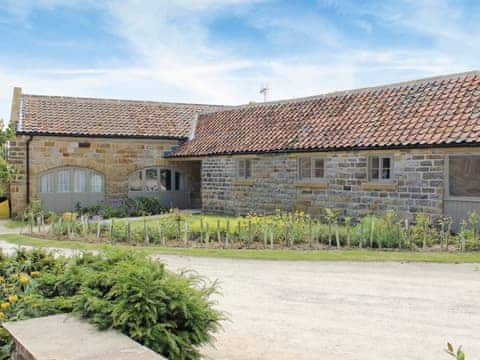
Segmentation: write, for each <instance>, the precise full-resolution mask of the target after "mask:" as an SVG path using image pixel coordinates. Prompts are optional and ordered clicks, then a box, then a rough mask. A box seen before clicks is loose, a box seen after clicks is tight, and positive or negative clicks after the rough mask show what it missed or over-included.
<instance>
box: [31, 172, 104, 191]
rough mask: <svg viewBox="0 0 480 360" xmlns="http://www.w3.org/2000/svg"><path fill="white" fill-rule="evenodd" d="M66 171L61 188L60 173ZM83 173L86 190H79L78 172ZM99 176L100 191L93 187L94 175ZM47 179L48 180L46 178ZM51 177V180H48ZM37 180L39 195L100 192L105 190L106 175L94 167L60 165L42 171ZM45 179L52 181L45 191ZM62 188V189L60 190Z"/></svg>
mask: <svg viewBox="0 0 480 360" xmlns="http://www.w3.org/2000/svg"><path fill="white" fill-rule="evenodd" d="M61 173H65V174H66V175H62V176H64V180H65V182H63V185H64V186H62V188H61V189H60V185H61V183H60V174H61ZM78 173H82V175H81V176H83V182H84V183H83V185H84V187H83V189H84V190H85V191H77V188H76V185H77V183H76V181H77V178H76V176H77V174H78ZM95 176H98V178H99V179H100V191H93V187H92V183H91V182H92V179H93V177H95ZM44 179H47V180H44ZM48 179H50V180H48ZM36 181H37V191H38V194H39V195H42V194H62V195H65V194H90V193H92V194H98V193H102V192H104V191H105V176H104V175H103V174H102V173H100V172H98V171H96V170H93V169H90V168H84V167H78V166H71V167H58V168H54V169H50V170H47V171H44V172H41V173H39V174H38V176H37V177H36ZM43 181H50V191H43V190H44V189H43V188H42V182H43ZM60 190H62V191H60Z"/></svg>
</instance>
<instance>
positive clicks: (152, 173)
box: [145, 168, 158, 191]
mask: <svg viewBox="0 0 480 360" xmlns="http://www.w3.org/2000/svg"><path fill="white" fill-rule="evenodd" d="M145 191H158V169H156V168H150V169H145Z"/></svg>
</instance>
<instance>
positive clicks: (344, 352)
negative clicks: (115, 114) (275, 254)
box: [0, 241, 480, 360]
mask: <svg viewBox="0 0 480 360" xmlns="http://www.w3.org/2000/svg"><path fill="white" fill-rule="evenodd" d="M15 247H16V246H15V245H12V244H9V243H8V242H5V241H0V248H2V249H3V250H4V251H5V252H11V251H13V250H14V249H15ZM56 251H58V252H59V253H62V254H65V255H70V254H72V253H75V252H76V251H72V250H66V249H56ZM158 257H159V258H160V259H161V260H162V261H164V262H165V263H166V264H167V266H168V268H169V269H171V270H172V271H179V270H182V269H192V270H195V271H196V272H198V273H199V274H200V275H203V276H206V277H208V278H209V279H211V280H215V279H218V280H219V281H220V291H221V293H222V294H221V295H219V296H217V297H216V300H217V301H218V307H219V308H220V309H221V310H223V311H225V312H227V314H228V316H229V321H226V322H224V324H223V331H221V332H220V333H218V334H217V336H216V338H217V341H216V343H215V345H214V347H211V346H208V347H205V348H204V349H203V350H202V353H203V354H204V355H205V357H206V358H207V359H232V360H235V359H242V360H243V359H276V360H282V359H322V360H329V359H342V360H353V359H355V360H367V359H368V360H372V359H382V360H384V359H395V360H397V359H398V360H402V359H405V360H407V359H408V360H416V359H418V360H441V359H449V357H448V356H447V355H446V354H445V352H444V351H443V349H444V348H445V346H446V343H447V341H450V342H452V343H454V344H455V345H463V348H464V349H465V351H466V354H467V359H469V360H475V359H480V264H418V263H404V264H402V263H355V262H303V261H301V262H286V261H259V260H238V259H237V260H235V259H217V258H199V257H186V256H174V255H161V256H158Z"/></svg>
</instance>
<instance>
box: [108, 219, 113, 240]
mask: <svg viewBox="0 0 480 360" xmlns="http://www.w3.org/2000/svg"><path fill="white" fill-rule="evenodd" d="M108 240H109V241H110V242H112V243H113V242H114V241H113V219H111V220H110V226H109V227H108Z"/></svg>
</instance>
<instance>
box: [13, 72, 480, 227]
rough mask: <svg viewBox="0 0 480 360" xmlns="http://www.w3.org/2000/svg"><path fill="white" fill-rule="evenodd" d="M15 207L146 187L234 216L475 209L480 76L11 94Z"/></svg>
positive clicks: (479, 172) (60, 206)
mask: <svg viewBox="0 0 480 360" xmlns="http://www.w3.org/2000/svg"><path fill="white" fill-rule="evenodd" d="M15 94H16V96H15V97H14V101H13V106H12V120H13V121H15V123H16V129H17V138H16V139H15V140H14V141H12V144H11V150H12V151H11V161H12V162H13V163H14V164H15V165H16V167H17V176H16V179H15V181H13V182H12V186H11V201H12V206H13V210H14V213H16V214H19V213H20V212H21V211H22V210H23V209H24V208H25V206H26V205H27V204H28V202H29V201H31V200H32V199H33V198H40V199H42V200H43V202H44V204H45V206H46V207H47V208H50V209H53V210H56V211H62V210H66V209H69V208H71V207H72V206H73V204H74V203H76V202H81V203H92V202H98V201H107V202H114V201H116V200H118V199H120V198H122V197H126V196H157V197H159V198H160V199H162V201H164V203H165V205H167V206H173V207H200V206H201V207H202V209H203V210H204V211H207V212H223V213H237V214H245V213H248V212H257V213H270V212H273V211H275V210H276V209H280V210H302V211H305V212H309V213H312V214H314V215H317V214H320V213H321V212H322V210H323V209H324V208H325V207H329V208H335V209H338V210H339V211H341V212H343V213H344V214H348V215H351V216H359V215H363V214H366V213H369V212H372V211H374V212H382V211H386V210H389V209H391V210H394V211H396V212H397V213H399V214H401V215H403V216H406V215H409V216H413V215H414V214H416V213H425V214H430V215H433V216H440V215H442V214H445V215H448V216H453V217H454V218H461V217H465V216H466V214H467V213H468V212H469V211H471V210H480V146H479V145H480V73H479V72H470V73H463V74H455V75H448V76H442V77H436V78H429V79H422V80H417V81H412V82H408V83H399V84H393V85H386V86H381V87H376V88H366V89H358V90H351V91H344V92H337V93H331V94H325V95H320V96H314V97H309V98H301V99H292V100H286V101H277V102H266V103H253V104H248V105H242V106H232V107H221V106H213V105H193V104H168V103H155V102H137V101H117V100H102V99H81V98H62V97H46V96H33V95H22V94H21V92H20V90H19V89H17V90H16V91H15Z"/></svg>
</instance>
